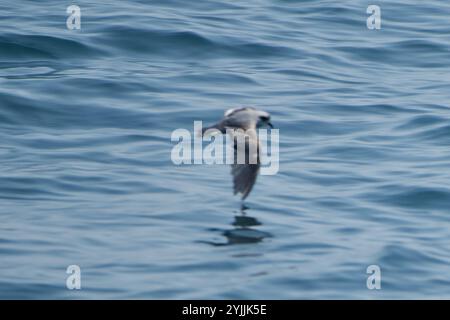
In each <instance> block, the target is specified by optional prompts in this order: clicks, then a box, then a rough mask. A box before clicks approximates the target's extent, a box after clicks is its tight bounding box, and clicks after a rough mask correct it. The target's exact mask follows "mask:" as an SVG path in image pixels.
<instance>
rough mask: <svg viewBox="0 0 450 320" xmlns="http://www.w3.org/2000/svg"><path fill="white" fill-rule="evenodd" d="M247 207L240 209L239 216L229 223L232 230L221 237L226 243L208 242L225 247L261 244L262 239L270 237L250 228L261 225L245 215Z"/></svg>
mask: <svg viewBox="0 0 450 320" xmlns="http://www.w3.org/2000/svg"><path fill="white" fill-rule="evenodd" d="M247 209H248V207H245V206H242V207H241V214H240V215H236V216H234V221H233V222H232V223H231V225H232V226H234V228H233V229H229V230H225V231H224V232H223V235H224V236H225V237H226V238H227V241H228V242H226V243H221V242H220V243H217V242H208V243H209V244H212V245H214V246H226V245H232V244H245V243H257V242H261V241H262V240H263V239H264V238H267V237H270V236H271V235H270V233H268V232H264V231H260V230H257V229H253V228H251V227H254V226H259V225H261V222H259V221H258V220H257V219H256V218H254V217H250V216H248V215H247V214H246V210H247Z"/></svg>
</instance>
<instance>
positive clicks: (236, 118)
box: [202, 107, 273, 200]
mask: <svg viewBox="0 0 450 320" xmlns="http://www.w3.org/2000/svg"><path fill="white" fill-rule="evenodd" d="M267 126H268V127H270V128H273V126H272V124H271V123H270V114H269V113H267V112H265V111H261V110H257V109H255V108H251V107H245V108H238V109H229V110H227V111H225V115H224V118H223V119H222V120H220V121H219V122H217V123H216V124H214V125H212V126H210V127H207V128H203V130H202V135H203V134H205V132H206V131H207V130H209V129H216V130H219V131H220V132H221V133H222V134H225V133H227V129H242V130H244V131H245V134H244V136H242V135H243V133H242V131H240V130H239V131H236V130H229V132H228V133H230V135H231V137H232V139H233V140H232V141H233V142H234V143H233V147H234V149H235V151H236V152H235V161H234V163H233V164H232V165H231V175H232V176H233V190H234V194H237V193H240V194H241V195H242V200H244V199H245V198H246V197H247V196H248V195H249V193H250V191H252V188H253V185H254V184H255V181H256V177H257V176H258V172H259V167H260V159H259V140H258V136H257V134H256V129H258V128H262V127H267ZM240 138H241V139H242V138H243V139H244V140H241V141H245V143H244V144H239V143H237V141H238V139H240ZM242 147H245V150H242ZM239 152H245V162H244V163H243V164H240V163H238V162H237V161H236V159H237V158H236V157H237V154H239Z"/></svg>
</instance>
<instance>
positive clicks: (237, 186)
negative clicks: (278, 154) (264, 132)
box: [231, 130, 260, 200]
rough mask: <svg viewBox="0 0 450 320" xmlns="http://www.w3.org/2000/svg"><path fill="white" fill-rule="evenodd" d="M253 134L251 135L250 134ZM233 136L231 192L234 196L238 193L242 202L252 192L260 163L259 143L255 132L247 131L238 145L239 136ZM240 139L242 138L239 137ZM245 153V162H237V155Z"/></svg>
mask: <svg viewBox="0 0 450 320" xmlns="http://www.w3.org/2000/svg"><path fill="white" fill-rule="evenodd" d="M252 132H253V133H252ZM240 134H242V133H237V134H235V136H234V139H233V140H234V150H235V157H234V163H233V164H232V165H231V175H232V176H233V190H234V194H237V193H240V194H241V195H242V200H244V199H245V198H246V197H247V196H248V195H249V193H250V191H252V188H253V186H254V184H255V182H256V177H257V176H258V172H259V167H260V161H259V143H258V137H257V135H256V131H254V130H249V131H247V132H246V135H245V137H244V139H243V140H241V142H245V143H241V144H239V138H238V137H239V135H240ZM241 138H242V137H241ZM239 152H243V153H245V162H244V163H240V162H239V161H238V160H239V158H238V153H239Z"/></svg>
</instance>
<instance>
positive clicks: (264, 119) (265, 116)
mask: <svg viewBox="0 0 450 320" xmlns="http://www.w3.org/2000/svg"><path fill="white" fill-rule="evenodd" d="M256 127H257V128H263V127H270V128H271V129H273V125H272V123H270V114H269V113H268V112H265V111H258V122H257V124H256Z"/></svg>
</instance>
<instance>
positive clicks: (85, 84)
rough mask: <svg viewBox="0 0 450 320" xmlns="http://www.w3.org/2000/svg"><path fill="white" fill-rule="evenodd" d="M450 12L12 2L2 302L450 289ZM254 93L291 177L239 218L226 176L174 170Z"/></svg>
mask: <svg viewBox="0 0 450 320" xmlns="http://www.w3.org/2000/svg"><path fill="white" fill-rule="evenodd" d="M70 4H76V5H78V6H79V7H80V8H81V29H80V30H69V29H68V28H67V27H66V19H67V16H68V15H67V13H66V8H67V6H68V5H70ZM371 4H377V5H379V6H380V7H381V18H382V22H381V23H382V24H381V29H380V30H369V29H368V28H367V26H366V19H367V17H368V16H369V15H368V14H367V13H366V9H367V7H368V6H369V5H371ZM449 17H450V3H448V2H446V1H438V0H430V1H418V0H414V1H406V0H395V1H361V0H358V1H350V0H344V1H331V0H329V1H325V0H318V1H312V0H305V1H294V0H246V1H240V0H239V1H233V2H231V1H224V0H210V1H203V0H202V1H181V0H164V1H137V0H126V1H96V2H95V3H94V2H92V1H84V0H77V1H73V3H69V2H64V1H56V0H45V1H27V0H20V1H17V2H11V1H3V0H2V1H0V30H1V34H0V141H1V143H0V221H1V223H0V298H2V299H10V298H23V299H131V298H137V299H163V298H164V299H215V298H224V299H229V298H230V299H231V298H232V299H319V298H322V299H328V298H331V299H352V298H354V299H381V298H390V299H391V298H392V299H400V298H406V299H416V298H450V265H449V264H450V210H449V209H450V185H449V184H450V122H449V119H450V107H449V106H450V75H449V74H450V67H449V66H450V23H449ZM246 105H252V106H255V107H258V108H261V109H263V110H266V111H268V112H270V113H271V114H272V122H273V124H274V125H275V127H276V128H278V129H279V130H280V170H279V172H278V174H276V175H273V176H260V177H259V178H258V181H257V183H256V185H255V187H254V190H253V192H252V193H251V194H250V196H249V198H248V199H247V201H246V206H247V207H248V208H247V209H246V210H244V212H241V210H240V200H239V198H237V197H233V195H232V182H231V177H230V174H229V170H230V169H229V168H228V167H227V166H220V165H219V166H208V165H182V166H175V165H174V164H173V163H172V161H171V159H170V154H171V150H172V147H173V145H174V143H173V142H171V140H170V137H171V133H172V131H173V130H175V129H178V128H186V129H188V130H192V128H193V121H194V120H203V121H204V122H205V123H213V122H214V121H216V120H217V119H219V118H220V117H221V116H222V114H223V112H224V110H226V109H228V108H229V107H236V106H246ZM69 265H78V266H80V268H81V275H82V277H81V281H82V289H81V290H68V289H67V288H66V278H67V277H68V275H67V274H66V268H67V267H68V266H69ZM369 265H377V266H379V267H380V270H381V290H369V289H368V288H367V286H366V280H367V277H368V276H369V275H368V274H367V273H366V269H367V267H368V266H369Z"/></svg>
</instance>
